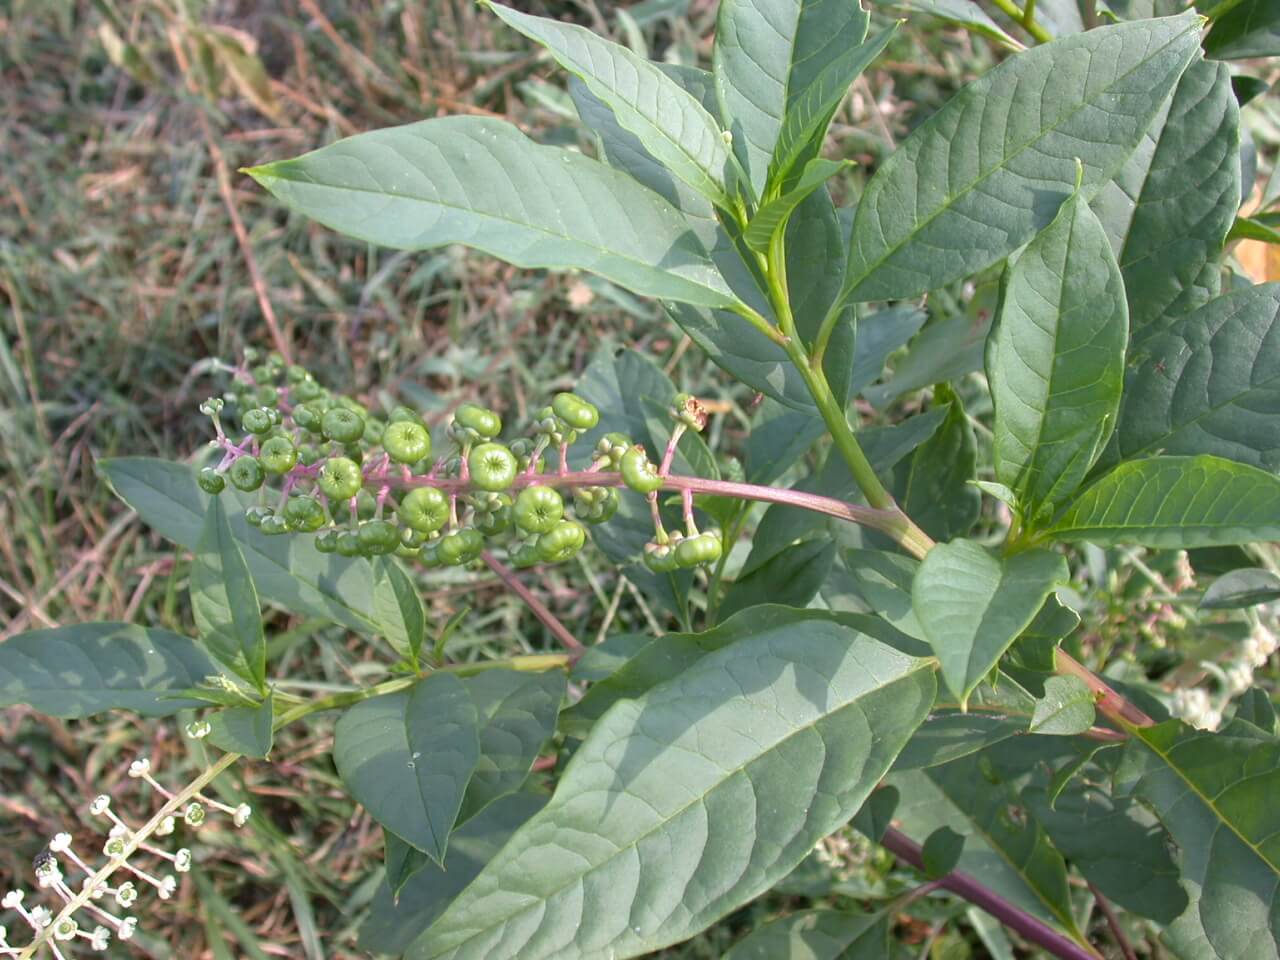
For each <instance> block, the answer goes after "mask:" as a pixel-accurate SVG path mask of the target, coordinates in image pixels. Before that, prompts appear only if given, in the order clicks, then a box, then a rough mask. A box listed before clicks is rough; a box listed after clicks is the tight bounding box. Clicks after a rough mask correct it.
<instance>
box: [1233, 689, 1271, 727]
mask: <svg viewBox="0 0 1280 960" xmlns="http://www.w3.org/2000/svg"><path fill="white" fill-rule="evenodd" d="M1233 719H1236V720H1246V721H1248V722H1249V723H1252V724H1253V725H1254V726H1255V727H1257V728H1258V729H1259V730H1262V731H1264V732H1266V733H1269V734H1271V735H1272V736H1273V737H1274V736H1275V735H1276V708H1275V704H1273V703H1272V702H1271V697H1270V695H1269V694H1268V693H1267V692H1266V691H1265V690H1263V689H1262V688H1261V687H1250V688H1249V689H1248V690H1246V691H1245V692H1244V693H1242V694H1241V695H1240V699H1239V700H1238V701H1237V702H1236V712H1235V716H1234V717H1233Z"/></svg>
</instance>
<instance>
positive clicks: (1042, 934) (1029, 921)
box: [880, 827, 1099, 960]
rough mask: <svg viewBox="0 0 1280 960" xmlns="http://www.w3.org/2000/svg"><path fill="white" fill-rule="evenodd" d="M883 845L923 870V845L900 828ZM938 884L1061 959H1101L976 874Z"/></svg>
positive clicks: (952, 877) (951, 877) (954, 874)
mask: <svg viewBox="0 0 1280 960" xmlns="http://www.w3.org/2000/svg"><path fill="white" fill-rule="evenodd" d="M880 845H881V846H883V847H884V848H885V849H886V850H888V851H889V852H890V853H892V854H893V855H894V856H895V857H897V858H898V859H899V860H903V861H905V862H906V863H909V864H911V866H913V867H915V868H916V869H917V870H920V871H923V870H924V857H923V856H922V855H921V852H920V844H918V843H916V842H915V841H914V840H912V839H911V838H910V837H908V836H907V835H906V834H905V833H903V832H902V831H901V830H896V829H894V828H893V827H890V828H889V829H888V830H886V831H885V832H884V836H883V837H882V838H881V840H880ZM938 885H939V886H941V887H944V888H945V889H947V890H950V891H951V892H952V893H954V894H955V895H956V896H958V897H961V898H963V899H965V900H968V901H969V902H970V903H972V904H973V905H974V906H975V907H981V908H982V909H983V910H985V911H986V912H987V913H989V914H991V916H993V917H995V918H996V919H997V920H999V921H1000V922H1001V923H1003V924H1004V925H1005V926H1006V927H1008V928H1009V929H1010V930H1014V931H1016V932H1018V933H1019V934H1021V935H1022V936H1023V937H1025V938H1026V939H1027V940H1029V941H1031V942H1032V943H1034V944H1035V945H1036V946H1038V947H1041V948H1042V949H1044V950H1047V951H1049V953H1051V954H1053V955H1054V956H1055V957H1061V958H1062V960H1099V954H1098V953H1097V952H1096V951H1094V950H1092V949H1089V948H1085V947H1082V946H1081V945H1080V944H1078V943H1076V942H1075V941H1074V940H1072V939H1071V938H1070V937H1067V936H1066V935H1064V934H1061V933H1059V932H1058V931H1057V930H1055V929H1053V927H1051V926H1049V925H1048V924H1047V923H1044V922H1043V921H1041V920H1038V919H1036V918H1035V917H1033V916H1032V915H1031V914H1029V913H1027V912H1026V911H1024V910H1022V909H1021V908H1019V907H1015V906H1014V905H1013V904H1012V903H1010V902H1009V901H1008V900H1006V899H1005V898H1004V897H1002V896H1000V895H999V894H998V893H996V892H995V891H994V890H991V889H989V888H988V887H984V886H983V885H982V884H980V883H979V882H978V881H977V880H975V879H974V878H973V877H971V876H969V874H967V873H962V872H960V871H959V870H955V871H952V872H951V873H948V874H947V875H946V876H944V877H940V878H938Z"/></svg>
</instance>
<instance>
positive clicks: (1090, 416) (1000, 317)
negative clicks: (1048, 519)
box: [986, 193, 1129, 519]
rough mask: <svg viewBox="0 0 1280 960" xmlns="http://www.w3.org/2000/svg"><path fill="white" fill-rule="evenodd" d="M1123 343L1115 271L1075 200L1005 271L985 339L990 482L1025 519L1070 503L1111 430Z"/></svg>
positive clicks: (1101, 237) (1123, 310)
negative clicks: (1015, 502) (1013, 497)
mask: <svg viewBox="0 0 1280 960" xmlns="http://www.w3.org/2000/svg"><path fill="white" fill-rule="evenodd" d="M1128 342H1129V308H1128V305H1127V304H1126V303H1125V294H1124V283H1123V282H1122V281H1121V279H1120V268H1119V267H1118V266H1117V265H1116V260H1115V257H1114V255H1113V254H1112V252H1111V244H1110V243H1109V242H1108V240H1107V235H1106V233H1105V232H1104V231H1103V229H1102V224H1100V223H1099V222H1098V218H1097V217H1096V216H1094V214H1093V211H1091V210H1090V209H1089V206H1088V204H1086V203H1085V202H1084V200H1083V199H1082V198H1081V196H1080V195H1079V194H1078V193H1077V194H1074V195H1073V196H1072V197H1071V198H1070V199H1069V200H1067V202H1066V203H1064V204H1063V205H1062V209H1061V210H1060V211H1059V212H1058V216H1057V217H1055V218H1054V221H1053V223H1051V224H1049V226H1048V227H1046V228H1045V229H1044V231H1043V232H1041V233H1040V234H1039V235H1038V236H1037V237H1036V238H1035V239H1034V240H1032V241H1031V243H1030V244H1028V245H1027V247H1026V249H1025V250H1023V251H1022V252H1021V253H1020V254H1019V255H1018V256H1017V258H1016V259H1013V260H1011V261H1010V262H1009V266H1008V268H1007V269H1006V271H1005V278H1004V288H1003V291H1002V295H1001V297H1000V309H999V311H998V314H997V317H996V322H995V325H994V326H993V327H992V329H991V335H990V337H989V338H988V339H987V357H986V365H987V380H988V382H989V383H990V384H991V399H992V403H993V404H994V405H995V424H994V427H993V430H994V433H995V470H996V479H997V480H999V481H1000V482H1001V483H1003V484H1005V485H1006V486H1008V487H1010V488H1011V489H1012V490H1014V491H1015V492H1016V493H1017V494H1018V496H1019V500H1020V503H1021V505H1022V507H1023V510H1024V513H1025V516H1026V517H1027V518H1028V519H1031V518H1033V517H1035V515H1036V513H1037V512H1038V510H1039V508H1040V506H1041V505H1042V504H1051V503H1054V502H1061V501H1062V500H1064V499H1066V497H1068V496H1069V495H1070V494H1071V493H1072V492H1073V491H1074V490H1075V489H1076V487H1077V486H1079V485H1080V481H1081V480H1083V479H1084V478H1085V475H1086V474H1088V472H1089V468H1090V467H1092V466H1093V464H1094V461H1095V460H1097V458H1098V455H1099V454H1100V453H1101V452H1102V449H1103V447H1104V446H1106V442H1107V439H1108V438H1109V437H1110V436H1111V431H1112V430H1113V429H1114V428H1115V423H1116V413H1117V411H1118V410H1119V407H1120V392H1121V387H1122V385H1123V382H1124V351H1125V345H1126V344H1127V343H1128Z"/></svg>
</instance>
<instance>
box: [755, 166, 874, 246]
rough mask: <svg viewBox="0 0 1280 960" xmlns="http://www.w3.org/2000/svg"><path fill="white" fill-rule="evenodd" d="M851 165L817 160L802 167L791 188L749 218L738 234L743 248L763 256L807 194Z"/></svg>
mask: <svg viewBox="0 0 1280 960" xmlns="http://www.w3.org/2000/svg"><path fill="white" fill-rule="evenodd" d="M852 165H853V164H852V162H851V161H848V160H839V161H837V160H823V159H822V158H821V157H817V158H815V159H813V160H810V161H809V162H808V163H807V164H805V168H804V170H803V172H801V174H800V178H799V179H798V180H797V181H796V184H795V186H794V187H792V188H791V189H790V190H788V191H787V192H786V193H784V194H783V195H782V196H780V197H777V198H775V199H773V200H770V201H769V202H768V203H766V204H765V205H764V206H762V207H761V208H760V209H759V210H758V211H757V212H756V215H755V216H754V217H752V218H751V222H750V223H749V224H747V229H746V231H745V232H744V233H743V235H742V239H743V240H745V241H746V244H747V246H748V247H750V248H751V249H752V250H755V251H758V252H759V253H767V252H768V250H769V243H770V241H772V240H773V235H774V234H775V233H776V232H777V231H778V230H779V229H784V228H785V227H786V224H787V221H788V220H790V219H791V213H792V211H794V210H795V208H796V207H798V206H799V205H800V203H801V202H802V201H803V200H804V199H805V198H806V197H808V196H809V194H811V193H813V191H815V190H817V189H818V188H819V187H820V186H822V185H823V184H825V183H826V182H827V181H828V180H830V179H831V178H832V177H834V176H835V175H836V174H837V173H839V172H840V171H841V170H843V169H845V168H846V167H849V166H852Z"/></svg>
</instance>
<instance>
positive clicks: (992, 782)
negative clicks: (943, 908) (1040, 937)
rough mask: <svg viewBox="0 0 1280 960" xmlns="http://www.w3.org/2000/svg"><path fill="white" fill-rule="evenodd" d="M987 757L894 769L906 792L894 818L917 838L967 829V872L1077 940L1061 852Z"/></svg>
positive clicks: (896, 783) (895, 781) (894, 781)
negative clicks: (923, 767) (942, 830)
mask: <svg viewBox="0 0 1280 960" xmlns="http://www.w3.org/2000/svg"><path fill="white" fill-rule="evenodd" d="M1000 749H1001V748H1000V747H996V748H994V750H995V751H998V750H1000ZM992 752H994V751H992ZM984 760H985V755H983V754H975V755H972V756H967V757H964V758H962V759H960V760H954V761H952V762H951V763H947V764H943V765H942V766H936V767H930V768H929V769H927V770H914V771H910V772H902V773H899V772H895V773H893V774H891V775H890V776H889V777H888V778H887V779H886V782H887V783H888V784H890V785H891V786H893V787H896V788H897V790H898V791H899V793H900V794H901V797H902V799H901V800H900V802H899V803H898V807H897V809H896V810H895V811H894V819H895V820H896V821H898V822H899V823H900V825H901V828H902V829H903V831H905V832H906V833H908V834H910V835H911V836H912V837H914V838H917V839H919V840H923V839H924V838H925V837H927V836H928V835H929V834H931V833H932V832H933V831H934V830H936V829H937V828H938V827H950V828H951V829H952V830H954V831H956V832H957V833H959V834H961V835H962V836H963V837H964V838H965V843H964V850H963V852H962V853H961V855H960V863H959V868H960V869H961V870H963V871H964V872H965V873H968V874H970V875H972V876H973V877H976V878H977V879H978V880H979V881H980V882H981V883H982V884H983V885H984V886H987V887H989V888H991V889H992V890H994V891H995V892H996V893H998V894H1000V895H1001V896H1003V897H1005V898H1006V899H1008V900H1010V901H1012V902H1013V903H1015V904H1017V905H1018V906H1019V907H1021V908H1023V909H1024V910H1026V911H1028V912H1029V913H1032V914H1033V915H1035V916H1037V917H1039V918H1040V919H1042V920H1044V921H1045V922H1046V923H1050V924H1053V925H1055V926H1058V927H1061V928H1062V929H1063V930H1065V931H1066V932H1067V933H1068V934H1070V935H1072V936H1074V937H1076V938H1078V939H1079V938H1080V935H1079V932H1078V930H1077V928H1076V924H1075V919H1074V917H1073V916H1072V913H1071V898H1070V896H1069V895H1068V889H1067V871H1066V865H1065V864H1064V863H1063V862H1062V857H1061V856H1060V855H1059V854H1058V852H1057V851H1056V850H1054V849H1053V847H1052V846H1050V844H1049V841H1048V839H1047V838H1046V837H1045V835H1044V832H1043V831H1042V830H1041V829H1040V827H1039V825H1038V824H1037V823H1036V822H1035V821H1034V820H1032V819H1031V818H1029V817H1027V815H1026V813H1025V811H1023V810H1022V809H1021V808H1020V807H1019V805H1018V794H1017V793H1016V791H1014V790H1013V789H1012V787H1011V785H1009V784H1006V783H1004V782H1001V780H1000V778H999V777H998V776H997V775H996V774H995V773H994V772H993V771H992V770H991V769H990V768H989V767H988V765H987V764H985V763H984Z"/></svg>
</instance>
